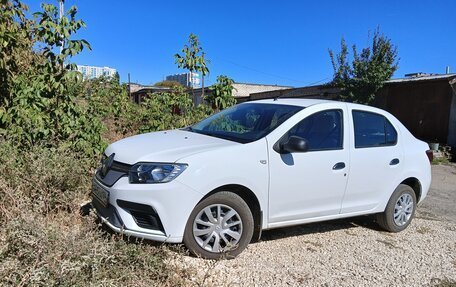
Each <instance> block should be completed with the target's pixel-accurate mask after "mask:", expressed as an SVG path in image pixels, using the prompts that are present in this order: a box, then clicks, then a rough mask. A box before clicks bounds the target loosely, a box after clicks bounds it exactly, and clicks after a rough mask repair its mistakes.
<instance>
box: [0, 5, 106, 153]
mask: <svg viewBox="0 0 456 287" xmlns="http://www.w3.org/2000/svg"><path fill="white" fill-rule="evenodd" d="M1 3H2V4H1V5H2V8H4V9H2V10H1V11H0V16H1V18H2V19H6V21H2V22H0V31H2V33H1V35H0V44H1V46H2V47H5V50H3V49H2V51H1V53H2V54H3V53H5V54H9V56H8V57H6V58H2V59H1V60H0V62H1V63H2V64H1V65H0V75H2V76H4V77H5V81H4V82H2V86H1V89H2V101H1V102H0V135H4V136H6V137H7V138H9V139H11V140H14V141H15V142H17V143H18V144H19V145H20V146H22V147H24V148H28V147H31V146H34V145H36V144H40V143H44V144H46V145H48V146H58V145H60V144H61V143H62V142H65V143H66V144H68V145H70V146H71V147H72V148H74V149H75V150H76V151H81V152H84V153H87V154H98V153H99V152H100V151H101V150H102V149H103V147H104V144H103V141H102V139H101V131H102V125H101V122H100V121H99V120H98V119H97V118H96V117H94V116H93V114H91V113H88V109H87V107H85V106H83V105H80V104H79V102H78V101H79V100H78V95H79V93H80V92H81V88H82V86H81V85H82V77H81V74H80V73H78V72H76V71H74V66H73V65H71V64H68V61H69V59H70V58H71V57H72V56H74V55H76V54H78V53H80V52H81V51H82V50H83V49H84V48H90V46H89V44H88V43H87V42H86V41H85V40H74V39H72V36H73V35H74V34H75V33H76V32H77V30H79V29H80V28H81V27H84V26H85V24H84V22H83V21H81V20H76V18H75V17H76V11H77V10H76V8H75V7H71V8H70V9H69V10H68V11H67V12H66V13H65V15H64V16H63V17H62V18H61V19H59V17H58V13H57V8H56V7H55V6H53V5H49V4H42V8H43V11H42V12H38V13H35V14H34V16H35V19H34V20H26V19H25V18H24V16H23V15H24V14H25V11H26V9H27V7H26V6H25V5H23V4H21V3H20V2H19V1H18V0H15V1H2V2H1ZM33 47H36V49H33ZM59 48H61V52H60V53H57V50H59ZM23 55H25V56H27V57H26V59H29V60H28V61H24V60H23V59H22V56H23Z"/></svg>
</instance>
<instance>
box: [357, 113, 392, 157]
mask: <svg viewBox="0 0 456 287" xmlns="http://www.w3.org/2000/svg"><path fill="white" fill-rule="evenodd" d="M353 123H354V128H355V148H363V147H376V146H390V145H395V144H396V143H397V131H396V130H395V129H394V127H393V125H392V124H391V123H390V122H389V121H388V119H387V118H385V117H384V116H382V115H379V114H376V113H371V112H364V111H353Z"/></svg>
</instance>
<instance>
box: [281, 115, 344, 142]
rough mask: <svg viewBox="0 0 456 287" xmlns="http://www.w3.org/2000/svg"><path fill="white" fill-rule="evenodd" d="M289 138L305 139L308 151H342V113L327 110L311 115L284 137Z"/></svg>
mask: <svg viewBox="0 0 456 287" xmlns="http://www.w3.org/2000/svg"><path fill="white" fill-rule="evenodd" d="M291 136H298V137H301V138H303V139H305V140H306V141H307V144H308V151H317V150H334V149H342V146H343V124H342V111H341V110H327V111H322V112H318V113H315V114H312V115H310V116H308V117H306V118H305V119H303V120H302V121H300V122H299V123H298V124H296V125H295V126H294V127H293V128H291V129H290V130H289V131H288V133H287V134H286V135H285V137H287V138H289V137H291ZM285 140H286V139H285Z"/></svg>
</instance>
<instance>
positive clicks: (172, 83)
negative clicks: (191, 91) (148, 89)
mask: <svg viewBox="0 0 456 287" xmlns="http://www.w3.org/2000/svg"><path fill="white" fill-rule="evenodd" d="M154 86H156V87H166V88H172V89H173V88H175V87H182V84H181V83H179V82H176V81H161V82H157V83H155V84H154Z"/></svg>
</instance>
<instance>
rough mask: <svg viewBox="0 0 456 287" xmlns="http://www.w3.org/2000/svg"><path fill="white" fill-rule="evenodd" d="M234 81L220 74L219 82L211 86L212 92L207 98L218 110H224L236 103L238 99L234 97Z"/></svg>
mask: <svg viewBox="0 0 456 287" xmlns="http://www.w3.org/2000/svg"><path fill="white" fill-rule="evenodd" d="M233 83H234V81H233V80H232V79H230V78H228V77H227V76H224V75H220V76H218V77H217V83H215V84H214V85H213V86H212V87H211V94H210V95H209V96H207V97H206V98H205V100H206V101H208V102H209V103H210V104H211V105H212V106H213V107H215V108H216V109H217V110H223V109H226V108H228V107H230V106H232V105H234V104H236V99H235V98H234V97H233V89H234V87H233Z"/></svg>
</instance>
